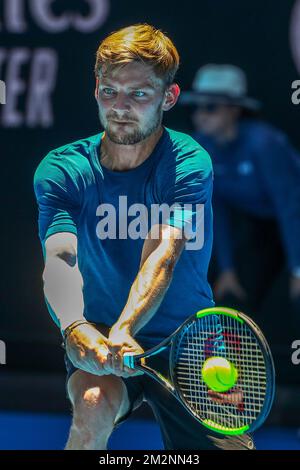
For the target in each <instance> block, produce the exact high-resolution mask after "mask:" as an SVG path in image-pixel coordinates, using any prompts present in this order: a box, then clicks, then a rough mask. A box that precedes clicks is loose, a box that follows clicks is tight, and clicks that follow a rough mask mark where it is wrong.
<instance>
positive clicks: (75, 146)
mask: <svg viewBox="0 0 300 470" xmlns="http://www.w3.org/2000/svg"><path fill="white" fill-rule="evenodd" d="M103 134H104V133H103V132H101V133H99V134H97V135H95V136H92V137H88V138H86V139H82V140H79V141H76V142H74V143H71V144H68V145H65V146H63V147H60V148H58V149H55V150H53V151H51V152H50V153H49V154H48V155H46V157H45V158H44V159H43V160H42V161H41V163H40V164H39V166H38V168H37V169H36V172H35V175H34V190H35V194H36V198H37V202H38V208H39V220H38V223H39V237H40V240H41V243H42V247H43V254H44V256H45V249H44V242H45V240H46V238H47V237H49V236H50V235H52V234H54V233H57V232H71V233H74V234H76V235H77V238H78V266H79V269H80V272H81V274H82V277H83V283H84V287H83V296H84V305H85V309H84V316H85V318H86V319H87V320H89V321H92V322H101V323H105V324H106V325H108V326H112V325H113V324H114V323H115V322H116V321H117V319H118V318H119V316H120V314H121V312H122V309H123V308H124V306H125V304H126V301H127V299H128V295H129V291H130V288H131V286H132V283H133V281H134V279H135V277H136V275H137V274H138V270H139V264H140V259H141V253H142V247H143V243H144V238H145V236H144V235H145V233H146V232H145V229H146V228H148V229H150V227H151V224H152V223H153V220H155V221H157V219H155V218H153V207H158V206H161V205H162V204H167V205H168V206H172V205H173V204H175V208H176V210H175V211H174V213H171V214H169V217H167V219H164V222H166V221H167V223H168V224H170V225H173V226H179V227H182V228H184V229H188V228H189V229H192V230H194V234H195V233H196V232H195V231H196V228H197V229H198V225H197V224H198V223H199V220H200V219H201V217H199V218H198V219H197V218H196V213H197V214H199V208H200V207H202V212H201V213H202V222H201V227H202V228H200V230H199V233H200V232H201V230H202V235H203V240H202V242H203V243H199V239H200V238H201V236H199V237H198V235H197V236H196V237H195V238H194V239H191V240H190V241H189V242H188V245H189V247H190V248H189V249H188V248H187V246H188V245H186V248H185V249H184V250H183V252H182V254H181V257H180V258H179V260H178V262H177V264H176V267H175V270H174V274H173V278H172V282H171V284H170V286H169V288H168V290H167V291H166V293H165V296H164V298H163V300H162V302H161V304H160V306H159V308H158V310H157V311H156V313H155V314H154V316H153V317H152V319H151V320H150V321H149V322H148V323H147V324H146V325H145V326H144V327H143V328H142V329H141V330H140V331H139V332H138V333H137V334H136V339H137V340H139V341H140V342H141V344H146V345H148V346H150V345H156V344H157V343H158V342H159V341H161V340H162V339H163V338H165V337H167V336H168V335H170V334H171V333H172V332H173V331H174V330H175V329H176V328H177V327H178V326H180V324H181V323H182V322H183V321H184V320H185V319H186V318H187V317H188V316H190V315H192V314H194V313H195V312H197V311H198V310H200V309H202V308H207V307H211V306H213V305H214V302H213V299H212V292H211V289H210V286H209V284H208V281H207V270H208V264H209V261H210V256H211V248H212V208H211V196H212V180H213V174H212V165H211V160H210V157H209V155H208V153H207V152H206V151H205V150H204V149H203V148H202V147H201V146H200V145H199V144H198V143H197V142H196V141H195V140H194V139H193V138H192V137H191V136H189V135H187V134H184V133H182V132H178V131H174V130H172V129H169V128H167V127H165V126H164V127H163V134H162V135H161V137H160V139H159V141H158V142H157V144H156V146H155V148H154V150H153V151H152V153H151V155H150V156H149V157H148V158H147V159H146V160H145V161H144V162H143V163H141V164H140V165H139V166H138V167H136V168H134V169H131V170H128V171H123V172H121V171H112V170H109V169H107V168H105V167H104V166H103V165H101V163H100V159H99V155H100V153H99V149H100V145H101V139H102V137H103ZM155 205H156V206H155ZM183 207H184V210H183V211H182V210H181V212H180V209H178V208H181V209H182V208H183ZM197 210H198V212H196V211H197ZM155 214H156V212H155ZM181 214H183V217H182V218H181V217H180V215H181ZM186 214H188V215H187V216H186ZM141 220H142V221H143V223H141ZM147 224H148V225H147ZM197 233H198V231H197ZM129 234H130V235H129ZM193 242H194V243H195V242H197V245H195V246H197V247H198V248H197V249H192V243H193ZM62 282H63V281H62ZM48 308H49V311H50V313H51V314H52V316H53V317H54V318H55V316H54V315H53V312H52V311H51V308H50V306H49V305H48Z"/></svg>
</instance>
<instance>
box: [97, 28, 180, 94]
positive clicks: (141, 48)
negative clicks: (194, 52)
mask: <svg viewBox="0 0 300 470" xmlns="http://www.w3.org/2000/svg"><path fill="white" fill-rule="evenodd" d="M132 61H140V62H143V63H145V64H147V65H151V66H152V67H153V70H154V72H155V73H156V75H157V76H158V77H160V78H161V79H162V80H163V81H164V84H165V86H166V87H168V86H169V85H171V83H173V81H174V77H175V75H176V72H177V70H178V68H179V62H180V57H179V54H178V51H177V49H176V47H175V46H174V44H173V42H172V41H171V39H170V38H169V37H168V36H166V34H165V33H163V32H162V31H161V30H160V29H156V28H155V27H154V26H151V25H149V24H147V23H139V24H135V25H132V26H128V27H126V28H122V29H119V30H118V31H114V32H112V33H111V34H109V35H108V36H107V37H106V38H105V39H104V40H103V41H102V42H101V43H100V45H99V48H98V50H97V54H96V64H95V75H96V77H99V74H100V72H101V73H102V74H105V73H106V71H107V70H108V69H110V68H111V67H115V66H122V65H126V64H128V63H130V62H132ZM103 66H104V68H105V71H104V70H103Z"/></svg>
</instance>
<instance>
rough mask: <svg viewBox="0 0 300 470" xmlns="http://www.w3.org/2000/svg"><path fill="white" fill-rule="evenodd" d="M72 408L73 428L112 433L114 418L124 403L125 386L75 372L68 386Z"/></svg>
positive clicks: (112, 379)
mask: <svg viewBox="0 0 300 470" xmlns="http://www.w3.org/2000/svg"><path fill="white" fill-rule="evenodd" d="M68 394H69V398H70V401H71V403H72V406H73V424H74V425H76V426H79V427H81V426H84V425H87V424H89V425H90V426H93V427H96V426H101V428H102V429H103V428H104V427H105V428H111V429H113V426H114V421H115V418H116V416H117V414H118V412H119V410H120V407H122V404H123V402H124V385H123V384H122V382H121V379H119V378H118V377H115V376H112V375H106V376H101V377H100V376H94V375H92V374H89V373H87V372H84V371H76V372H75V373H74V374H73V375H72V376H71V378H70V380H69V382H68Z"/></svg>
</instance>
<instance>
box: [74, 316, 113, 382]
mask: <svg viewBox="0 0 300 470" xmlns="http://www.w3.org/2000/svg"><path fill="white" fill-rule="evenodd" d="M107 342H108V339H107V338H106V337H105V336H104V335H103V334H102V333H100V332H99V331H98V330H97V328H95V327H94V326H93V325H92V324H88V323H85V324H82V325H78V326H77V327H76V328H74V329H73V330H72V331H71V333H70V334H69V335H68V337H67V339H66V352H67V355H68V357H69V359H70V361H71V362H72V364H73V365H74V366H75V367H77V368H78V369H81V370H84V371H86V372H90V373H91V374H94V375H108V374H112V373H113V364H112V355H111V354H110V350H109V348H108V345H107Z"/></svg>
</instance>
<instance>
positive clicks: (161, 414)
mask: <svg viewBox="0 0 300 470" xmlns="http://www.w3.org/2000/svg"><path fill="white" fill-rule="evenodd" d="M97 327H98V328H99V331H101V332H102V333H103V334H106V335H107V331H108V330H107V328H108V327H106V326H105V325H101V324H98V325H97ZM140 346H141V347H142V348H143V349H144V350H145V351H146V350H147V349H149V348H150V345H146V344H141V343H140ZM65 363H66V368H67V380H68V379H69V378H70V376H71V375H72V374H73V372H75V371H76V370H77V369H76V367H74V366H73V364H72V363H71V361H70V360H69V358H68V357H67V355H65ZM148 364H149V365H150V367H151V366H152V367H153V368H154V369H156V370H158V371H160V372H161V373H162V374H163V375H165V376H166V377H169V360H168V352H165V354H164V353H163V354H160V355H157V356H153V357H151V358H150V359H149V361H148ZM120 378H121V380H123V382H124V383H125V385H126V388H127V392H128V397H129V403H130V407H129V410H128V412H127V413H126V414H125V415H124V416H122V417H121V418H120V419H119V420H118V421H117V422H116V423H115V427H118V426H120V425H121V424H122V423H123V422H124V421H126V419H127V418H129V416H130V415H131V414H132V412H133V411H134V410H135V409H136V408H138V407H139V406H140V405H141V404H142V403H143V401H146V402H147V403H148V405H149V406H150V407H151V408H152V411H153V414H154V416H155V419H156V421H157V423H158V424H159V427H160V430H161V435H162V439H163V444H164V448H165V449H166V450H253V449H255V446H254V442H253V439H252V436H251V435H250V434H244V435H242V436H222V435H221V434H218V433H214V432H213V431H210V430H208V429H207V428H205V427H204V426H202V425H201V424H200V423H198V422H197V421H196V420H195V419H194V418H193V417H192V416H191V415H190V413H189V412H188V411H187V410H186V409H185V408H184V407H183V406H182V405H181V404H180V403H179V402H178V400H177V399H176V398H175V397H173V395H172V394H171V393H170V392H168V391H167V390H166V389H165V388H164V387H163V386H162V385H160V384H159V383H157V382H156V381H155V380H153V379H152V378H150V377H148V376H147V375H146V374H143V375H138V376H135V377H129V378H123V377H120Z"/></svg>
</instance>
